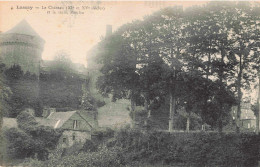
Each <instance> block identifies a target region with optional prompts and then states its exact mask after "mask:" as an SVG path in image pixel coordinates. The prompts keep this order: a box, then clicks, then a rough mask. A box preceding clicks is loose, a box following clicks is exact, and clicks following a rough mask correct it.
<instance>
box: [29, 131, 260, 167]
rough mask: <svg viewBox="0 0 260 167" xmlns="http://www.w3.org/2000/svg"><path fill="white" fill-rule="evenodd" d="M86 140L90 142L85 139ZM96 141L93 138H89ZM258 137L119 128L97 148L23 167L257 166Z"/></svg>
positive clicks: (53, 156) (52, 156) (55, 156)
mask: <svg viewBox="0 0 260 167" xmlns="http://www.w3.org/2000/svg"><path fill="white" fill-rule="evenodd" d="M87 142H88V143H89V142H90V141H87ZM91 143H95V140H93V141H91ZM259 144H260V143H259V136H257V135H255V134H242V133H241V134H235V133H233V134H222V135H220V134H219V133H215V132H214V133H206V132H202V133H163V132H149V133H144V132H142V131H139V130H129V129H121V130H120V131H118V132H116V134H115V137H114V138H113V140H111V139H110V140H107V142H105V143H100V144H99V147H98V149H96V150H91V151H87V152H85V151H78V150H77V151H76V152H74V153H72V152H70V154H66V155H63V156H62V155H61V153H59V154H52V155H51V156H50V159H48V160H46V161H42V162H39V161H37V160H32V159H30V160H28V161H27V162H26V163H25V165H26V166H35V164H37V166H72V167H73V166H111V167H112V166H143V165H144V164H145V165H148V166H149V165H150V166H162V165H165V166H187V167H188V166H223V167H229V166H241V167H244V166H245V167H246V166H252V167H253V166H257V164H258V156H259V147H258V146H259Z"/></svg>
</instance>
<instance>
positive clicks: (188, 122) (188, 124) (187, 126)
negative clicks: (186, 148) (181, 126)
mask: <svg viewBox="0 0 260 167" xmlns="http://www.w3.org/2000/svg"><path fill="white" fill-rule="evenodd" d="M186 131H187V132H190V114H188V117H187V123H186Z"/></svg>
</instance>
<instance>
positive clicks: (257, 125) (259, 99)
mask: <svg viewBox="0 0 260 167" xmlns="http://www.w3.org/2000/svg"><path fill="white" fill-rule="evenodd" d="M257 103H258V113H257V114H256V134H257V135H259V114H260V70H259V71H258V98H257Z"/></svg>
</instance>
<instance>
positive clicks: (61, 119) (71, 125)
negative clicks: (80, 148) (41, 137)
mask: <svg viewBox="0 0 260 167" xmlns="http://www.w3.org/2000/svg"><path fill="white" fill-rule="evenodd" d="M95 114H96V113H95V112H93V111H85V110H82V111H80V110H77V111H67V112H54V111H52V112H49V113H48V112H47V114H46V112H44V113H43V115H44V116H45V117H36V121H37V122H38V123H39V124H40V125H44V126H51V127H53V128H54V129H58V128H59V129H62V130H63V134H62V136H61V138H60V140H59V144H58V147H62V148H65V147H70V146H72V145H73V144H74V143H84V142H85V141H86V139H91V133H92V131H93V130H94V129H95V128H97V121H96V115H95Z"/></svg>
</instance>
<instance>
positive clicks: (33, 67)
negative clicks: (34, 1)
mask: <svg viewBox="0 0 260 167" xmlns="http://www.w3.org/2000/svg"><path fill="white" fill-rule="evenodd" d="M44 44H45V41H44V40H43V39H42V38H41V37H40V36H39V35H38V34H37V33H36V32H35V31H34V30H33V28H32V27H31V26H30V25H29V24H28V22H27V21H25V20H22V21H21V22H20V23H18V24H17V25H16V26H15V27H13V28H12V29H10V30H9V31H7V32H5V33H1V34H0V58H1V61H2V63H4V64H5V65H6V67H7V68H9V67H11V66H12V65H14V64H15V65H19V66H21V69H22V70H23V71H24V72H25V73H26V72H27V71H28V72H30V73H31V74H35V75H36V76H39V74H40V63H41V55H42V51H43V48H44Z"/></svg>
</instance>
